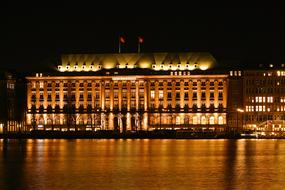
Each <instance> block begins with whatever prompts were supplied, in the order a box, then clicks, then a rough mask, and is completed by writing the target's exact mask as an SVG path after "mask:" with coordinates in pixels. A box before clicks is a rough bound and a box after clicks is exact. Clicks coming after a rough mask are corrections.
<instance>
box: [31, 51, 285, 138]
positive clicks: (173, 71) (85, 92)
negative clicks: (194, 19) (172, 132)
mask: <svg viewBox="0 0 285 190" xmlns="http://www.w3.org/2000/svg"><path fill="white" fill-rule="evenodd" d="M218 66H219V65H218V64H217V62H216V60H215V59H214V57H213V56H212V55H210V54H208V53H149V54H135V53H134V54H72V55H63V56H62V59H61V62H60V63H59V64H58V65H57V67H56V68H55V70H56V71H55V72H52V73H35V74H34V75H33V76H28V77H26V79H27V110H26V112H25V113H26V125H25V126H26V129H25V130H61V131H69V130H92V131H95V130H118V131H120V132H124V131H135V130H154V129H181V130H182V129H183V130H189V131H229V130H230V131H232V130H237V131H240V130H244V129H249V130H257V131H269V132H275V131H280V132H283V131H285V114H284V113H285V88H284V86H285V66H284V64H280V65H279V66H273V65H271V64H270V65H268V67H266V66H260V67H257V68H254V69H240V68H239V69H232V68H231V69H230V68H229V69H224V68H222V67H218ZM236 68H238V67H236Z"/></svg>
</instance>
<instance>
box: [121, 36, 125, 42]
mask: <svg viewBox="0 0 285 190" xmlns="http://www.w3.org/2000/svg"><path fill="white" fill-rule="evenodd" d="M120 43H123V44H124V43H126V40H125V38H124V37H123V36H120Z"/></svg>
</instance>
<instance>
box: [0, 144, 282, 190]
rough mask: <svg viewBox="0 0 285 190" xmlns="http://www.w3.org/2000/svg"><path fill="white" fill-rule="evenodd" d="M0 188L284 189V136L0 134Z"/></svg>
mask: <svg viewBox="0 0 285 190" xmlns="http://www.w3.org/2000/svg"><path fill="white" fill-rule="evenodd" d="M0 145H1V146H0V179H1V180H0V189H174V188H175V189H264V188H268V189H272V188H276V189H282V188H283V187H284V186H285V181H284V180H283V179H285V166H284V161H285V141H283V140H167V139H165V140H91V139H90V140H9V141H4V140H1V141H0Z"/></svg>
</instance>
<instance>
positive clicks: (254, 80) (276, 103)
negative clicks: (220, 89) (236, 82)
mask: <svg viewBox="0 0 285 190" xmlns="http://www.w3.org/2000/svg"><path fill="white" fill-rule="evenodd" d="M243 89H244V92H243V93H244V95H243V97H244V111H245V113H244V123H245V127H246V128H248V129H255V130H257V131H269V132H272V133H276V132H284V131H285V65H284V64H280V65H273V64H269V65H266V66H264V65H260V68H259V69H257V70H247V71H244V79H243Z"/></svg>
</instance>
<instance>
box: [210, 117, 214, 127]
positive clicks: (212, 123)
mask: <svg viewBox="0 0 285 190" xmlns="http://www.w3.org/2000/svg"><path fill="white" fill-rule="evenodd" d="M214 124H215V117H214V116H211V117H210V125H214Z"/></svg>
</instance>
